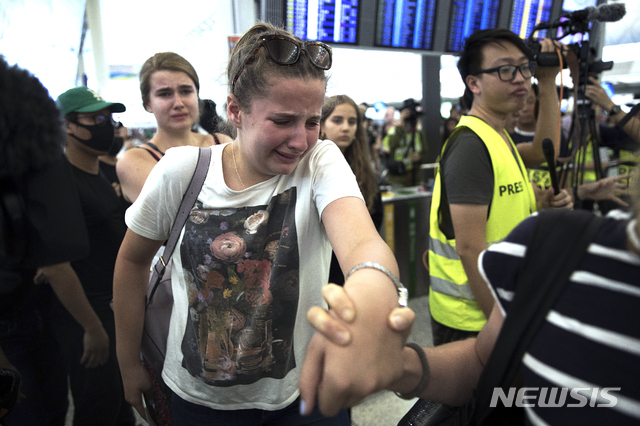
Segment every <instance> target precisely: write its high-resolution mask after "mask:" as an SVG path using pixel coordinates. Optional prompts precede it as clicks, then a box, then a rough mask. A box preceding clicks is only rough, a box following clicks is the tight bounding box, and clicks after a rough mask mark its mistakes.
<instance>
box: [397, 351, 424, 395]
mask: <svg viewBox="0 0 640 426" xmlns="http://www.w3.org/2000/svg"><path fill="white" fill-rule="evenodd" d="M405 346H406V347H408V348H411V349H413V350H415V351H416V352H417V353H418V356H419V357H420V364H421V365H422V377H421V378H420V383H418V386H416V388H415V389H414V390H413V392H409V393H406V394H402V393H400V392H395V394H396V395H397V396H399V397H400V398H402V399H413V398H420V395H422V392H424V390H425V388H426V387H427V385H428V384H429V379H431V370H430V369H429V360H427V354H425V353H424V349H422V347H421V346H420V345H418V344H417V343H414V342H407V344H406V345H405Z"/></svg>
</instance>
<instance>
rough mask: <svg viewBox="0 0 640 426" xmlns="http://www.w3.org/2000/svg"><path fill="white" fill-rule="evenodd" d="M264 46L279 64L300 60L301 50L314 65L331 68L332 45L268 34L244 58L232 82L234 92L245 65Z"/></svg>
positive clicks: (293, 62)
mask: <svg viewBox="0 0 640 426" xmlns="http://www.w3.org/2000/svg"><path fill="white" fill-rule="evenodd" d="M262 46H264V47H265V49H267V52H268V53H269V57H270V58H271V60H272V61H273V62H275V63H276V64H278V65H293V64H295V63H296V62H298V60H300V52H301V51H302V52H305V53H306V54H307V57H308V58H309V60H310V61H311V63H312V64H313V65H315V66H316V67H318V68H320V69H322V70H328V69H329V68H331V47H329V46H328V45H326V44H324V43H322V42H321V41H303V42H298V41H297V40H294V39H293V38H290V37H286V36H281V35H276V34H272V35H266V36H262V37H260V38H259V39H258V41H257V42H256V44H255V45H254V46H253V48H252V49H251V50H252V53H251V55H249V56H248V57H247V59H245V60H244V63H243V64H242V66H241V67H240V69H239V70H238V73H237V74H236V76H235V77H234V79H233V83H231V93H234V90H235V88H236V82H237V81H238V79H239V78H240V74H241V73H242V70H244V67H245V66H246V65H247V62H249V59H251V58H252V57H253V55H255V54H256V53H258V50H260V48H261V47H262Z"/></svg>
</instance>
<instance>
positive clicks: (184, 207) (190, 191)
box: [146, 147, 211, 306]
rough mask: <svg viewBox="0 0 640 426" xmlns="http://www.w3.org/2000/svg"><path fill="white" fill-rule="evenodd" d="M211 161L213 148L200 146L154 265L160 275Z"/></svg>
mask: <svg viewBox="0 0 640 426" xmlns="http://www.w3.org/2000/svg"><path fill="white" fill-rule="evenodd" d="M210 162H211V148H209V147H208V148H200V150H199V152H198V163H197V164H196V169H195V171H194V172H193V176H192V177H191V182H189V186H188V187H187V191H186V192H185V193H184V196H183V197H182V202H181V203H180V207H179V208H178V213H177V214H176V218H175V219H174V221H173V225H172V226H171V233H170V234H169V239H168V240H167V243H166V244H165V248H164V252H163V253H162V256H160V259H159V260H158V262H156V264H155V265H154V266H153V268H154V269H155V271H156V273H157V274H158V276H159V277H161V276H162V275H164V271H165V269H166V268H167V263H169V260H171V255H172V254H173V251H174V250H175V248H176V244H177V243H178V238H179V237H180V233H181V232H182V228H183V227H184V224H185V223H186V222H187V218H188V217H189V213H190V212H191V209H192V208H193V205H194V204H195V203H196V200H197V199H198V195H199V194H200V190H201V189H202V185H203V184H204V180H205V179H206V177H207V172H208V171H209V163H210ZM159 284H160V280H158V281H156V283H155V285H154V287H153V290H151V294H149V297H148V298H147V305H146V306H149V304H150V303H151V299H152V298H153V295H154V294H155V293H156V289H157V288H158V285H159Z"/></svg>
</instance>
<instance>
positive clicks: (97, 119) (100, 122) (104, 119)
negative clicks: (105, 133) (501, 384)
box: [73, 114, 122, 127]
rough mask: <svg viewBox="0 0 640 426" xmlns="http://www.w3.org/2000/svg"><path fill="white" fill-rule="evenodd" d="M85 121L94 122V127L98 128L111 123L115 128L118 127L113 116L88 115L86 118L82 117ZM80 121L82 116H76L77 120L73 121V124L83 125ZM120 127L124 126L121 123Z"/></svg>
mask: <svg viewBox="0 0 640 426" xmlns="http://www.w3.org/2000/svg"><path fill="white" fill-rule="evenodd" d="M82 119H83V120H88V121H92V122H93V123H92V124H93V125H94V126H98V127H104V126H106V125H107V123H111V124H112V125H113V126H114V127H116V122H115V121H114V120H113V117H112V116H111V115H102V114H100V115H86V116H82ZM79 120H80V116H79V115H76V117H75V120H73V122H74V123H75V124H81V123H79V122H78V121H79ZM120 125H122V123H120Z"/></svg>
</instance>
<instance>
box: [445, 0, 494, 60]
mask: <svg viewBox="0 0 640 426" xmlns="http://www.w3.org/2000/svg"><path fill="white" fill-rule="evenodd" d="M499 10H500V0H453V1H452V7H451V21H450V24H449V39H448V41H447V50H448V51H449V52H461V51H462V50H463V48H464V42H465V40H466V39H467V37H469V36H470V35H471V34H472V33H473V32H475V31H477V30H484V29H487V28H496V26H497V23H498V12H499Z"/></svg>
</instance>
